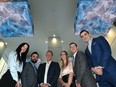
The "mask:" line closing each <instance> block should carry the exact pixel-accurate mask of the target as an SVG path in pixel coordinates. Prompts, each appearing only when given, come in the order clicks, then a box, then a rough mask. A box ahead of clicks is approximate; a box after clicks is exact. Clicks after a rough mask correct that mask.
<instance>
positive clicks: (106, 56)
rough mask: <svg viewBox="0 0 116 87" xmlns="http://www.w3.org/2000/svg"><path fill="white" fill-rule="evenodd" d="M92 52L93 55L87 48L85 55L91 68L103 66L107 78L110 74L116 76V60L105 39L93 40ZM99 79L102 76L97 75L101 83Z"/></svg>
mask: <svg viewBox="0 0 116 87" xmlns="http://www.w3.org/2000/svg"><path fill="white" fill-rule="evenodd" d="M91 52H92V53H90V52H89V50H88V47H87V48H86V50H85V54H86V55H87V58H88V59H89V66H90V68H92V67H95V66H102V67H103V71H104V74H105V75H106V76H107V75H108V73H110V75H111V76H113V75H116V60H115V59H114V58H113V57H112V56H111V48H110V45H109V44H108V42H107V41H106V39H105V38H104V37H102V36H100V37H97V38H93V40H92V46H91ZM104 74H103V75H104ZM99 79H100V76H98V75H97V80H98V81H99Z"/></svg>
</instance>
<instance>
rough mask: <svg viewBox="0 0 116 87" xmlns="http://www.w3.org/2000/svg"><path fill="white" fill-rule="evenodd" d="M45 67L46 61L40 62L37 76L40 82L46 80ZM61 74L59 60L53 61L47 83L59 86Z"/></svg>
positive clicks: (55, 86) (52, 86)
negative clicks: (58, 81)
mask: <svg viewBox="0 0 116 87" xmlns="http://www.w3.org/2000/svg"><path fill="white" fill-rule="evenodd" d="M45 67H46V63H43V64H40V66H39V68H38V73H37V78H38V84H41V83H43V82H44V74H45ZM59 74H60V66H59V64H58V63H57V62H53V61H52V62H51V64H50V66H49V69H48V74H47V83H49V84H50V85H51V87H57V80H58V77H59Z"/></svg>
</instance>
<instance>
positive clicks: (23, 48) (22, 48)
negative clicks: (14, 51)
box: [20, 44, 28, 53]
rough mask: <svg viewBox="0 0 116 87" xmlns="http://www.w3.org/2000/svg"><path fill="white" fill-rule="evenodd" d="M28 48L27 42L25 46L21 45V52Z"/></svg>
mask: <svg viewBox="0 0 116 87" xmlns="http://www.w3.org/2000/svg"><path fill="white" fill-rule="evenodd" d="M27 48H28V45H27V44H25V45H24V46H22V47H21V52H20V53H24V52H26V50H27Z"/></svg>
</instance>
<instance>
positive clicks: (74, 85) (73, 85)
mask: <svg viewBox="0 0 116 87" xmlns="http://www.w3.org/2000/svg"><path fill="white" fill-rule="evenodd" d="M68 78H69V74H67V75H64V76H62V80H63V81H64V82H65V83H67V82H68ZM70 87H76V84H75V76H73V80H72V83H71V85H70Z"/></svg>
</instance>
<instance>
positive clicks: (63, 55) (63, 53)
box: [60, 52, 67, 60]
mask: <svg viewBox="0 0 116 87" xmlns="http://www.w3.org/2000/svg"><path fill="white" fill-rule="evenodd" d="M60 58H61V60H66V58H67V56H66V53H65V52H61V54H60Z"/></svg>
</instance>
